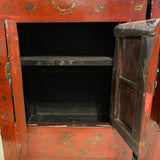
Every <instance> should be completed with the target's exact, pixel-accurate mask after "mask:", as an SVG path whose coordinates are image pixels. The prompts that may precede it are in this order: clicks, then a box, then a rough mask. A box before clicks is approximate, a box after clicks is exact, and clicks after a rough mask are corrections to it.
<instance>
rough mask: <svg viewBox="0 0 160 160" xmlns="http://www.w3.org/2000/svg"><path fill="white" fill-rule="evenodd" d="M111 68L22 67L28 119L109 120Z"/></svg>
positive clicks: (42, 120) (36, 120)
mask: <svg viewBox="0 0 160 160" xmlns="http://www.w3.org/2000/svg"><path fill="white" fill-rule="evenodd" d="M111 72H112V68H111V67H107V68H106V67H104V68H102V67H100V68H97V67H96V68H94V67H87V68H86V67H81V68H79V67H74V68H73V67H65V68H64V67H63V68H62V67H29V68H28V67H23V83H24V95H25V106H26V110H27V112H26V113H27V115H26V116H27V120H28V121H31V122H33V121H34V122H44V121H45V122H61V121H62V122H66V121H70V122H72V121H76V122H106V121H108V116H109V104H110V85H111V84H110V83H111V76H110V75H111Z"/></svg>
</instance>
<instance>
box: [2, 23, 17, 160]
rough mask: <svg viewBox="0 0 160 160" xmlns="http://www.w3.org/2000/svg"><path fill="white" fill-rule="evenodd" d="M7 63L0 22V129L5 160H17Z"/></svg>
mask: <svg viewBox="0 0 160 160" xmlns="http://www.w3.org/2000/svg"><path fill="white" fill-rule="evenodd" d="M7 62H8V56H7V48H6V39H5V27H4V22H2V21H0V128H1V135H2V141H3V148H4V156H5V160H18V159H19V158H18V154H19V153H18V148H17V138H16V129H15V122H14V113H13V104H12V93H11V89H10V88H9V83H8V80H7V78H6V71H5V66H6V64H7Z"/></svg>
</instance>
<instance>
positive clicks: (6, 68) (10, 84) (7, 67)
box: [5, 62, 12, 88]
mask: <svg viewBox="0 0 160 160" xmlns="http://www.w3.org/2000/svg"><path fill="white" fill-rule="evenodd" d="M5 74H6V78H7V80H8V82H9V88H11V87H12V82H11V73H10V64H9V62H7V63H6V66H5Z"/></svg>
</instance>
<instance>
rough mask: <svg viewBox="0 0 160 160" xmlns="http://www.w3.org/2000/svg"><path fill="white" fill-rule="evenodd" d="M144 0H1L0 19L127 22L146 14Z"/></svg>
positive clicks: (19, 20)
mask: <svg viewBox="0 0 160 160" xmlns="http://www.w3.org/2000/svg"><path fill="white" fill-rule="evenodd" d="M146 8H147V0H131V1H128V0H34V1H32V0H23V1H22V0H7V1H6V0H1V2H0V19H11V20H15V21H17V22H48V21H49V22H129V21H135V20H144V19H145V18H146Z"/></svg>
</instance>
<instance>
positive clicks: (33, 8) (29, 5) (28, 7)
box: [24, 2, 37, 12]
mask: <svg viewBox="0 0 160 160" xmlns="http://www.w3.org/2000/svg"><path fill="white" fill-rule="evenodd" d="M24 8H25V9H26V10H27V11H31V12H36V11H37V7H36V6H35V5H33V4H32V3H31V2H25V4H24Z"/></svg>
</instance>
